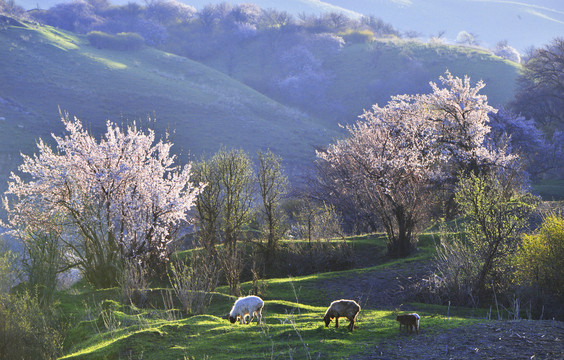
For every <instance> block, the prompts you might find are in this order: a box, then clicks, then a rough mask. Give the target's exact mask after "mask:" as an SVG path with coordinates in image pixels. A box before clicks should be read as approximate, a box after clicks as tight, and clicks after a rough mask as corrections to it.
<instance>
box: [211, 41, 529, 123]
mask: <svg viewBox="0 0 564 360" xmlns="http://www.w3.org/2000/svg"><path fill="white" fill-rule="evenodd" d="M261 49H266V50H261ZM309 50H310V51H311V52H312V53H313V55H314V56H315V57H316V59H317V60H318V61H319V63H320V64H321V65H320V66H319V68H318V69H317V71H318V72H319V73H322V74H323V79H324V81H325V85H324V87H323V88H321V87H320V88H319V90H318V91H310V92H307V93H306V94H304V95H303V98H306V99H309V101H305V100H303V99H302V103H306V105H305V106H306V107H309V108H308V111H310V112H311V113H312V114H314V115H315V116H316V117H318V118H323V119H325V121H326V122H327V123H328V124H334V123H346V122H348V121H353V120H355V119H356V118H357V116H358V115H360V114H361V113H362V109H365V108H369V107H370V106H371V105H372V104H375V103H378V104H380V105H384V104H386V103H387V102H388V101H389V100H390V96H392V95H396V94H405V93H408V94H415V93H428V92H430V91H431V87H430V86H429V82H430V81H434V82H439V77H440V76H442V75H444V73H445V71H446V70H447V69H448V70H449V71H451V73H452V74H453V75H455V76H458V77H464V75H468V76H470V78H471V81H472V82H473V83H476V82H477V81H479V80H483V81H484V82H485V83H486V87H485V88H484V89H483V90H482V91H481V93H483V94H485V95H487V96H488V101H489V103H490V104H491V105H492V106H494V107H498V108H499V107H501V106H504V105H505V104H506V103H507V102H508V101H510V100H512V98H513V94H514V90H515V85H516V82H515V80H516V78H517V76H518V74H519V69H520V65H518V64H516V63H513V62H510V61H507V60H504V59H502V58H500V57H497V56H495V55H492V54H491V53H489V52H487V51H484V50H480V49H474V48H469V47H461V46H452V45H446V44H440V43H438V44H437V43H423V42H420V41H410V40H402V39H397V38H393V39H376V40H375V41H374V42H372V43H369V44H350V45H345V46H344V47H343V48H341V50H340V51H335V52H329V51H327V50H326V49H325V48H323V46H322V45H319V46H312V47H311V48H310V49H309ZM293 51H295V50H294V48H292V47H291V46H290V47H284V46H282V45H281V44H277V43H275V42H268V41H263V40H261V39H257V40H253V41H249V42H247V43H245V44H243V45H242V47H241V48H239V49H238V50H237V51H236V53H235V55H234V56H229V55H227V54H216V56H215V57H212V58H208V59H206V60H205V61H206V63H207V64H208V65H210V66H212V67H214V68H216V69H218V70H220V71H223V72H226V73H227V72H229V73H230V74H231V76H232V77H234V78H236V79H240V80H241V81H243V82H245V83H249V84H253V86H255V84H259V85H258V86H261V85H260V84H262V86H265V85H264V84H268V83H275V82H276V81H277V79H278V78H284V77H285V76H288V75H287V74H284V73H278V72H279V71H280V70H279V69H280V67H279V66H278V65H277V63H276V60H275V59H270V60H268V59H267V60H265V57H264V56H263V55H262V54H263V53H267V54H271V53H277V54H279V56H280V57H284V56H287V54H292V52H293ZM265 64H266V65H265ZM257 88H258V87H257ZM319 93H322V94H323V97H324V98H323V100H324V103H323V104H322V106H315V105H319V104H318V103H317V101H316V97H317V96H318V94H319ZM271 96H272V97H276V98H278V97H277V96H280V95H279V94H277V93H276V92H274V93H272V94H271ZM280 98H281V99H284V95H282V96H280ZM280 101H283V100H280ZM302 106H304V105H302Z"/></svg>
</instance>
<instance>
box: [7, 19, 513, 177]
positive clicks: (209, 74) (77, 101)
mask: <svg viewBox="0 0 564 360" xmlns="http://www.w3.org/2000/svg"><path fill="white" fill-rule="evenodd" d="M268 41H269V39H268V37H257V38H252V39H249V40H248V41H245V42H242V43H240V44H238V45H239V46H237V47H232V48H231V49H230V51H225V52H218V53H215V54H214V55H213V56H210V57H207V58H206V59H204V60H202V63H199V62H195V61H192V60H189V59H187V58H184V57H180V56H176V55H172V54H170V53H166V52H162V51H158V50H156V49H153V48H149V47H146V48H144V49H142V50H139V51H113V50H102V49H98V48H95V47H93V46H91V45H90V44H89V43H88V41H87V39H86V37H84V36H81V35H76V34H73V33H68V32H64V31H60V30H57V29H54V28H51V27H48V26H39V25H31V24H28V23H20V25H19V26H9V27H6V28H5V29H4V30H3V31H1V32H0V58H1V59H2V63H1V65H2V71H1V72H0V83H1V84H2V86H1V87H0V134H1V135H0V136H2V138H1V141H0V154H2V155H1V156H0V176H1V178H0V184H5V183H6V182H5V181H4V180H5V178H6V176H7V174H9V172H10V171H13V170H15V168H16V166H17V164H19V162H20V157H19V153H20V152H23V153H26V154H30V153H33V152H34V151H35V147H34V144H35V141H36V140H37V138H39V137H42V138H43V139H48V138H50V134H51V133H52V132H55V133H59V132H60V131H61V130H62V126H61V123H60V121H59V113H58V112H59V108H60V109H61V110H62V111H68V112H69V113H70V115H73V116H77V117H78V118H80V119H81V120H83V121H84V122H85V123H86V124H87V126H88V127H89V128H90V129H92V131H93V132H94V133H95V134H99V133H101V132H102V131H104V130H105V128H104V126H105V122H106V120H107V119H109V120H112V121H114V122H118V123H125V122H128V121H133V120H137V121H138V122H141V123H142V125H144V126H155V128H156V130H157V131H158V132H160V133H164V131H166V130H168V131H170V132H173V133H174V134H173V138H172V140H173V142H174V143H175V145H176V151H178V152H180V153H182V154H184V155H186V154H187V153H190V154H191V155H192V159H193V158H194V157H196V156H199V155H201V154H208V155H209V154H212V153H214V152H215V151H217V149H218V148H219V147H220V146H221V145H225V146H227V147H238V148H243V149H244V150H246V151H248V152H249V153H251V154H254V153H255V152H256V150H258V149H265V148H270V149H271V150H272V151H274V152H275V153H278V154H280V155H281V156H282V157H283V159H284V160H285V165H286V170H287V172H288V173H289V175H290V177H292V176H294V175H300V174H303V173H304V169H306V168H307V167H308V166H310V165H311V162H312V160H313V159H314V156H315V153H314V147H316V146H324V145H326V144H328V143H329V142H331V141H332V140H333V138H334V137H336V136H339V134H340V132H339V131H340V130H339V129H338V124H339V123H341V124H342V123H347V122H350V121H354V120H355V119H356V118H357V116H358V115H359V114H360V113H362V109H363V108H368V107H370V106H371V105H372V104H374V103H379V104H385V103H386V102H387V101H388V100H389V98H390V96H392V95H395V94H402V93H415V92H419V93H424V92H428V91H430V86H429V84H428V83H429V81H438V78H439V76H441V75H442V74H444V71H445V70H447V69H449V70H450V71H451V72H452V73H453V74H454V75H455V76H459V77H462V76H464V75H466V74H467V75H469V76H470V77H471V79H472V81H473V82H476V81H478V80H480V79H481V80H484V81H485V82H486V84H487V86H486V88H485V89H484V91H483V92H484V93H485V94H486V95H488V98H489V100H490V103H491V104H492V105H494V106H496V107H499V106H502V105H504V104H505V103H506V102H507V101H509V100H511V98H512V97H513V90H514V84H515V79H516V77H517V74H518V71H519V65H518V64H515V63H512V62H509V61H506V60H503V59H501V58H499V57H496V56H493V55H491V54H490V53H488V52H486V51H482V50H478V49H472V48H466V47H457V46H451V45H444V44H427V43H422V42H417V41H408V40H401V39H395V38H392V39H379V40H376V41H374V42H372V43H369V44H346V45H345V46H344V47H342V48H340V49H338V51H327V48H326V47H325V45H323V42H322V43H319V44H314V45H312V46H311V47H310V48H308V50H307V51H311V53H312V54H313V56H314V57H316V59H315V60H313V61H314V62H315V63H316V64H318V65H316V66H318V68H317V69H316V70H315V71H317V72H318V73H319V74H322V77H323V79H324V82H323V83H322V85H316V84H313V87H312V89H315V90H311V91H308V90H307V89H308V87H307V86H306V87H305V89H306V90H305V92H303V91H304V90H303V89H302V90H301V91H302V92H303V94H301V95H300V96H299V100H300V103H296V102H295V101H292V100H289V99H288V97H287V96H288V94H290V95H291V94H292V91H293V90H292V88H291V87H290V88H288V89H286V93H285V94H281V93H280V92H277V91H276V90H272V89H276V85H274V86H271V84H274V83H275V82H276V81H279V79H280V78H283V77H284V76H288V74H287V73H286V74H284V73H283V72H280V70H279V65H278V64H279V63H278V59H279V58H280V56H285V55H284V54H285V53H286V51H290V52H292V51H294V54H293V55H292V56H294V59H298V61H301V60H299V59H300V56H301V55H300V54H301V53H300V52H299V51H298V52H297V53H296V52H295V49H293V48H292V47H291V46H290V47H288V45H287V43H288V41H289V40H287V39H286V40H281V41H282V42H281V43H276V42H271V43H268ZM298 48H299V46H298ZM296 54H297V55H296ZM206 65H207V66H206ZM291 71H293V70H291ZM226 74H230V76H227V75H226ZM292 76H294V74H291V73H290V78H291V77H292ZM298 76H300V75H298ZM305 83H306V84H307V80H306V82H305ZM245 84H250V85H252V86H253V87H254V88H255V89H256V90H255V89H253V88H251V87H249V86H247V85H245ZM318 88H319V89H321V93H318V92H317V89H318ZM259 90H260V91H261V92H263V93H261V92H259ZM320 94H321V95H320ZM265 95H266V96H265ZM273 99H276V100H273ZM320 99H321V100H320ZM297 106H300V108H299V109H301V110H298V108H297ZM308 114H309V115H308ZM148 117H151V118H153V119H155V118H156V122H155V124H154V125H153V124H152V123H151V124H147V118H148ZM185 159H186V157H185V158H184V160H185ZM0 186H5V185H0Z"/></svg>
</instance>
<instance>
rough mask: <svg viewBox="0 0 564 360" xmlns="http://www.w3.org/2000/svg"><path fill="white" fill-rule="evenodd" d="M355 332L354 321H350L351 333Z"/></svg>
mask: <svg viewBox="0 0 564 360" xmlns="http://www.w3.org/2000/svg"><path fill="white" fill-rule="evenodd" d="M353 330H354V319H349V331H353Z"/></svg>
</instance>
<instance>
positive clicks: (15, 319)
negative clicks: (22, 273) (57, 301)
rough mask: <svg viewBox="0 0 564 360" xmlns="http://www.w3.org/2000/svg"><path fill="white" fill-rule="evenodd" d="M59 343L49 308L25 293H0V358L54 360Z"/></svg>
mask: <svg viewBox="0 0 564 360" xmlns="http://www.w3.org/2000/svg"><path fill="white" fill-rule="evenodd" d="M62 344H63V336H62V333H61V331H60V326H59V324H58V323H57V321H56V318H55V317H54V316H53V313H52V312H51V310H50V309H42V308H41V307H40V305H39V302H38V301H37V299H36V298H35V297H33V296H31V295H30V294H29V293H28V292H25V293H21V294H15V295H14V294H12V295H9V294H0V359H56V358H57V356H58V355H60V354H61V350H62Z"/></svg>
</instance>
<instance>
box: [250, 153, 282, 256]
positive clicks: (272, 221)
mask: <svg viewBox="0 0 564 360" xmlns="http://www.w3.org/2000/svg"><path fill="white" fill-rule="evenodd" d="M258 160H259V164H258V173H257V179H258V187H259V192H260V197H261V200H262V213H263V215H264V218H265V220H266V227H267V234H268V235H267V238H268V242H267V256H266V257H267V259H266V263H267V264H268V263H269V261H270V256H271V254H272V253H273V252H274V251H275V249H276V245H277V242H278V240H279V239H280V237H281V236H282V234H283V232H284V227H283V224H282V213H281V211H280V202H281V200H282V198H283V197H284V195H285V194H286V190H287V188H288V179H287V177H286V176H285V175H284V172H283V169H282V159H281V158H280V157H279V156H277V155H275V154H274V153H272V152H271V151H267V152H266V153H263V152H259V153H258Z"/></svg>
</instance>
